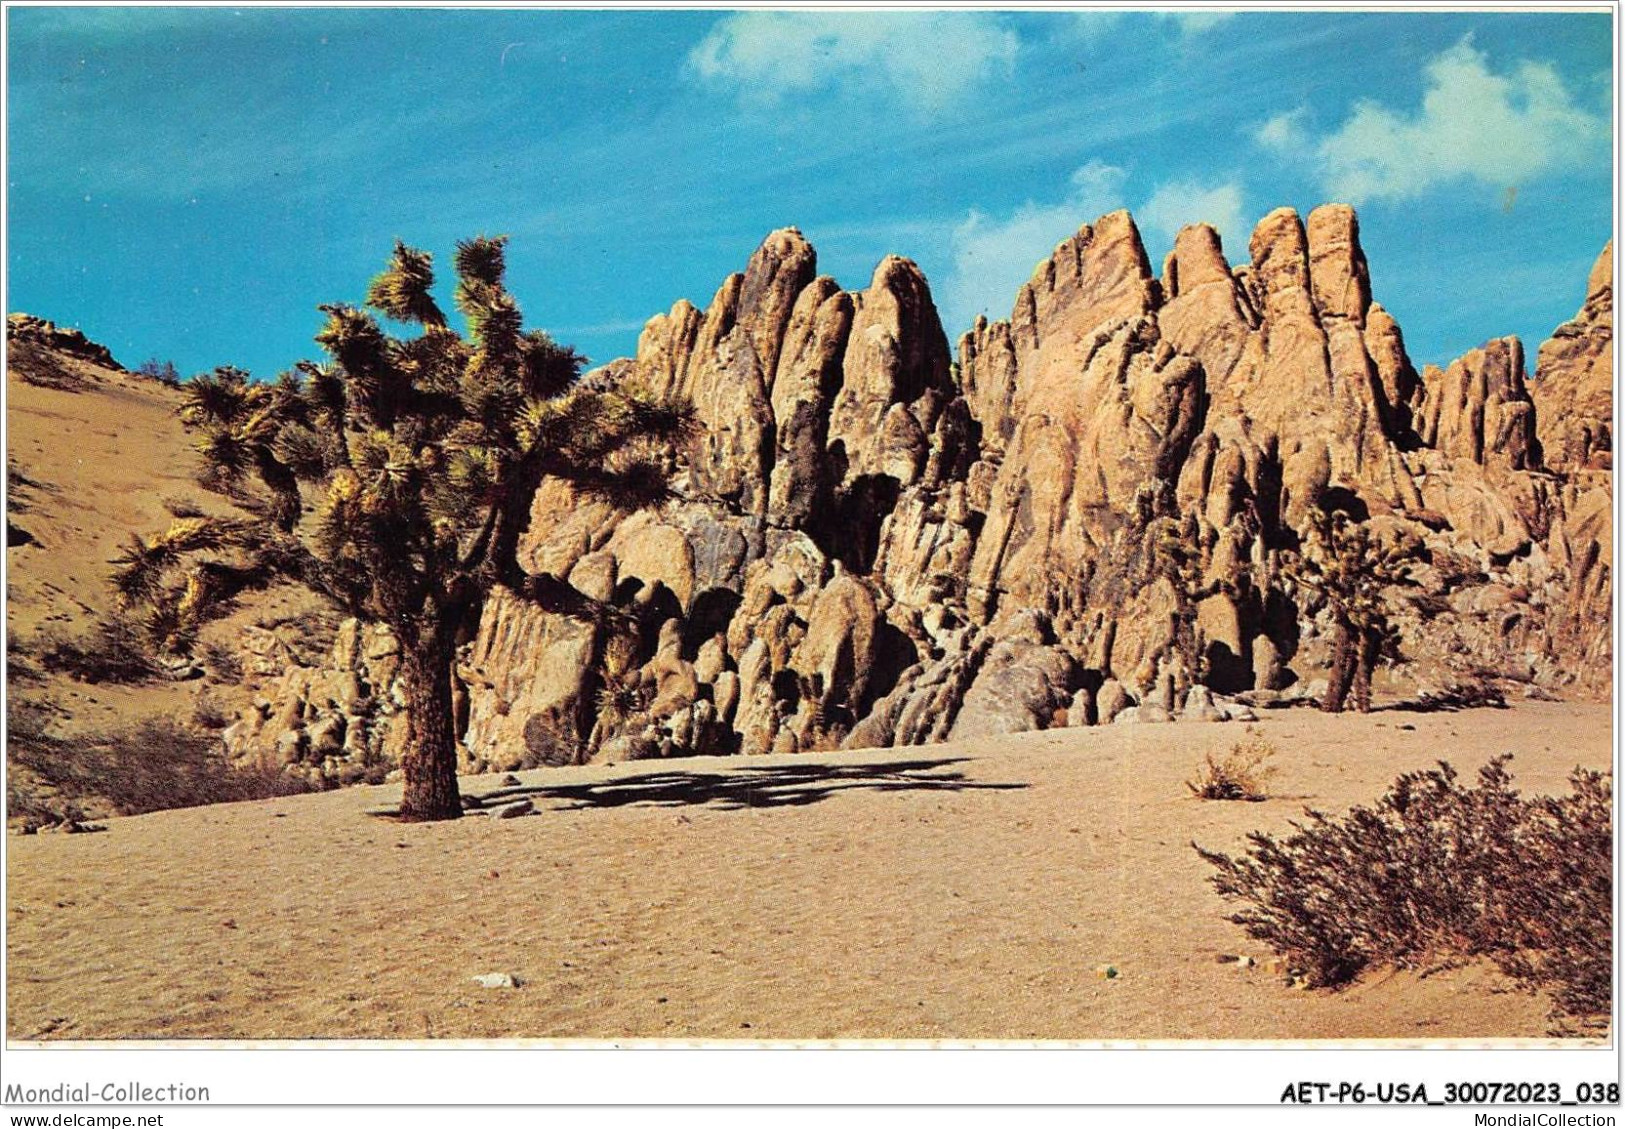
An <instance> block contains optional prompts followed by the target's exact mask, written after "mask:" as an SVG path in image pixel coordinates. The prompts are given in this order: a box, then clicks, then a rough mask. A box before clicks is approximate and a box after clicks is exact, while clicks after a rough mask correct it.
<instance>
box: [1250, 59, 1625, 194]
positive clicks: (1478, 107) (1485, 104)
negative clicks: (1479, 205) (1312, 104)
mask: <svg viewBox="0 0 1625 1129" xmlns="http://www.w3.org/2000/svg"><path fill="white" fill-rule="evenodd" d="M1424 75H1425V77H1426V84H1427V85H1426V89H1425V90H1424V92H1423V94H1422V103H1421V105H1420V106H1419V107H1417V108H1416V109H1414V110H1409V111H1407V110H1396V109H1393V108H1390V107H1388V106H1384V105H1382V104H1381V103H1379V102H1376V101H1362V102H1358V103H1356V104H1355V106H1354V109H1353V111H1352V112H1351V113H1350V114H1349V116H1348V119H1347V120H1346V121H1345V122H1344V123H1343V124H1342V125H1341V126H1339V127H1338V128H1337V129H1335V130H1333V131H1332V132H1330V133H1328V134H1326V135H1324V136H1320V137H1317V136H1315V135H1314V134H1313V132H1312V131H1311V130H1310V128H1309V121H1308V115H1307V113H1306V112H1305V111H1303V110H1301V109H1300V110H1295V111H1292V112H1290V113H1286V114H1281V115H1277V116H1276V117H1273V118H1271V119H1269V120H1268V121H1266V122H1265V123H1263V125H1262V126H1260V127H1258V129H1257V130H1256V131H1255V132H1254V139H1255V140H1257V141H1258V142H1259V143H1260V144H1261V145H1263V146H1264V147H1266V148H1268V149H1271V150H1274V151H1276V152H1280V153H1283V154H1287V155H1296V156H1304V157H1308V158H1310V159H1311V160H1313V162H1314V164H1315V172H1316V175H1317V176H1318V178H1319V180H1320V182H1321V185H1322V187H1323V188H1324V189H1326V191H1328V192H1329V193H1330V194H1331V195H1333V196H1336V197H1338V198H1340V199H1344V200H1348V201H1349V202H1351V203H1356V204H1358V203H1363V202H1365V201H1368V200H1377V199H1395V200H1399V199H1406V198H1410V197H1415V196H1418V195H1421V194H1422V193H1424V192H1426V191H1428V190H1429V189H1432V188H1435V187H1438V186H1440V185H1445V184H1454V183H1461V182H1476V183H1478V184H1482V185H1486V186H1489V187H1492V188H1505V187H1508V186H1513V185H1518V184H1520V183H1525V182H1527V181H1529V180H1531V179H1533V178H1535V177H1538V176H1541V175H1545V174H1549V173H1557V172H1564V171H1568V170H1570V169H1573V168H1576V167H1579V166H1581V165H1582V164H1584V163H1586V162H1587V161H1589V160H1590V159H1591V158H1592V157H1594V156H1595V154H1596V153H1597V151H1598V147H1599V146H1601V145H1604V144H1606V142H1607V139H1608V135H1609V126H1608V122H1607V120H1606V119H1605V118H1604V117H1603V116H1601V115H1599V114H1595V113H1592V112H1589V111H1587V110H1586V109H1584V108H1583V107H1581V106H1579V105H1577V104H1576V103H1575V101H1574V99H1573V98H1572V97H1571V95H1570V93H1569V91H1568V89H1567V87H1566V86H1565V85H1564V83H1563V80H1562V78H1561V77H1560V76H1559V75H1558V73H1557V71H1556V69H1555V68H1553V67H1552V66H1550V65H1548V64H1545V63H1537V62H1530V61H1524V62H1520V63H1518V64H1517V65H1516V66H1515V67H1513V68H1512V69H1510V70H1508V71H1505V72H1499V73H1498V72H1496V71H1494V70H1492V69H1491V68H1490V65H1489V60H1488V58H1487V57H1486V56H1485V54H1484V53H1483V52H1482V51H1480V50H1478V49H1477V48H1476V47H1474V46H1473V44H1472V39H1471V37H1470V36H1469V37H1467V38H1464V39H1462V40H1461V42H1459V43H1457V44H1456V45H1455V46H1454V47H1451V48H1450V49H1449V50H1447V51H1445V52H1443V53H1442V54H1439V55H1437V56H1435V57H1434V58H1433V59H1431V60H1430V61H1429V62H1428V64H1427V66H1426V68H1425V70H1424Z"/></svg>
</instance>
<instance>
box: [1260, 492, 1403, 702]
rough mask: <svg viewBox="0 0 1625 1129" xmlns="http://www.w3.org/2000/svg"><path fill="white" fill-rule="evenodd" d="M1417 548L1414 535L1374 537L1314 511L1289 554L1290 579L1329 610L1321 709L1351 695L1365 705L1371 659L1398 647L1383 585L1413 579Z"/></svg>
mask: <svg viewBox="0 0 1625 1129" xmlns="http://www.w3.org/2000/svg"><path fill="white" fill-rule="evenodd" d="M1420 553H1421V548H1420V546H1419V544H1418V543H1417V542H1416V541H1415V540H1414V539H1411V538H1405V537H1400V536H1390V537H1383V536H1379V535H1378V533H1377V532H1376V531H1375V530H1373V528H1372V527H1371V526H1370V525H1369V524H1368V523H1365V522H1356V521H1355V520H1353V519H1352V518H1350V517H1349V515H1348V514H1346V513H1344V512H1343V511H1342V510H1337V511H1334V512H1332V513H1324V512H1317V515H1316V516H1315V518H1314V520H1313V521H1312V522H1311V524H1310V526H1309V529H1308V531H1307V535H1306V536H1305V538H1304V543H1303V550H1302V552H1300V553H1298V554H1295V555H1292V556H1289V557H1288V558H1287V560H1286V562H1285V570H1284V571H1285V574H1286V576H1287V577H1288V579H1290V580H1291V581H1292V582H1293V583H1294V584H1296V585H1297V586H1299V587H1301V588H1303V589H1305V590H1306V594H1307V595H1309V596H1311V597H1312V598H1316V599H1318V600H1320V601H1321V602H1323V603H1324V604H1325V606H1326V608H1327V609H1328V610H1329V611H1330V612H1331V616H1332V624H1333V628H1334V632H1335V634H1334V635H1333V638H1332V670H1331V674H1330V676H1329V677H1328V678H1327V681H1326V697H1325V698H1324V699H1323V700H1322V701H1321V708H1322V709H1324V710H1325V711H1326V712H1327V713H1341V712H1342V711H1343V710H1344V708H1345V707H1346V706H1347V705H1348V703H1349V699H1350V698H1351V697H1352V698H1353V704H1354V708H1355V709H1356V710H1358V711H1359V712H1361V713H1369V712H1370V710H1371V678H1372V675H1373V674H1374V673H1375V672H1376V668H1377V664H1378V663H1379V662H1381V661H1383V660H1384V659H1388V658H1393V657H1394V656H1395V655H1396V653H1397V649H1396V643H1395V633H1394V629H1393V625H1392V624H1391V623H1390V622H1389V618H1388V615H1389V611H1390V604H1389V594H1388V590H1389V589H1391V588H1394V587H1396V586H1397V587H1403V586H1407V585H1410V584H1412V583H1413V580H1412V578H1411V575H1410V568H1411V565H1412V564H1414V563H1415V562H1416V561H1417V560H1418V558H1419V556H1420Z"/></svg>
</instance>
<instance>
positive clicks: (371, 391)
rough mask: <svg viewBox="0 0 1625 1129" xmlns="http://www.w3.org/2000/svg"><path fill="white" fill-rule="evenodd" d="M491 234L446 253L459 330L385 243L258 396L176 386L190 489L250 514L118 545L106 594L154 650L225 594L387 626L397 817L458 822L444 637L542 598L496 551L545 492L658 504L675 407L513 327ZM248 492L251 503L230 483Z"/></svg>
mask: <svg viewBox="0 0 1625 1129" xmlns="http://www.w3.org/2000/svg"><path fill="white" fill-rule="evenodd" d="M505 246H506V237H505V236H499V237H495V238H486V237H483V236H481V237H477V238H474V239H469V240H466V241H463V242H460V243H458V245H457V254H456V260H455V262H456V271H457V286H456V292H455V300H456V304H457V308H458V310H459V311H460V312H461V313H462V315H463V317H464V319H465V321H466V324H467V332H466V334H460V333H458V332H456V331H455V330H453V329H452V328H450V327H449V325H448V323H447V319H446V317H445V315H444V314H443V313H442V312H441V310H440V308H439V306H438V305H437V304H436V302H435V299H434V296H433V294H432V287H433V285H434V271H433V264H432V259H431V257H430V256H429V255H428V254H427V253H426V252H423V251H419V250H416V249H415V248H412V247H408V246H406V245H405V244H402V243H397V244H396V245H395V251H394V254H393V256H392V257H391V260H390V263H389V266H388V267H387V268H386V269H385V270H384V271H383V273H381V274H379V275H378V276H377V277H376V278H374V279H373V280H372V284H371V285H370V286H369V288H368V290H367V300H366V305H367V306H368V307H371V309H372V310H375V311H377V312H378V313H381V314H383V315H385V316H386V317H387V318H389V319H391V320H392V321H394V322H397V323H403V324H405V325H408V326H411V327H414V328H415V330H416V332H415V334H412V335H409V336H395V335H393V334H391V333H389V332H386V331H385V329H384V328H383V327H382V326H381V325H380V323H379V321H378V319H377V318H376V317H375V316H374V315H373V313H371V312H369V311H368V310H367V309H366V308H358V307H355V306H349V305H342V304H338V305H327V306H321V307H319V308H320V309H321V311H322V312H323V313H325V314H326V315H327V322H326V324H325V325H324V326H323V327H322V329H321V331H320V332H319V333H318V334H317V335H316V342H317V344H318V345H320V346H321V347H322V349H323V351H324V352H325V353H326V354H327V357H328V359H327V361H325V362H323V363H312V362H301V363H300V364H299V365H298V366H296V368H295V369H294V371H292V372H289V373H284V374H283V375H282V376H281V377H280V378H279V379H278V380H277V381H276V382H274V383H256V382H254V381H251V380H250V379H249V377H248V375H247V374H246V373H244V372H242V371H240V370H237V369H232V368H222V369H217V370H215V372H213V373H212V374H209V375H206V376H200V377H197V378H195V379H194V380H192V381H190V382H188V384H187V385H186V389H185V391H186V401H185V404H184V406H183V408H182V418H183V419H184V421H185V423H186V424H187V426H188V427H189V428H190V429H191V430H193V431H194V432H195V433H196V434H197V436H198V440H197V448H198V450H199V452H200V453H201V454H202V455H203V457H204V461H205V465H206V468H207V470H206V478H205V481H206V484H208V485H210V486H211V487H212V488H214V489H217V490H219V491H222V492H225V493H229V494H231V495H232V496H233V497H235V498H237V499H238V500H239V501H241V502H244V503H245V504H247V505H248V506H249V507H250V508H251V510H252V512H253V513H254V514H255V515H256V516H255V517H253V518H251V519H243V518H231V519H227V518H207V517H204V518H189V519H186V520H184V521H180V522H177V523H175V524H174V525H173V526H171V527H170V528H169V529H168V530H167V531H165V532H164V533H162V534H159V535H157V536H155V537H150V538H148V537H142V536H133V537H132V538H131V539H130V541H129V543H128V545H127V547H126V550H125V552H124V554H123V555H122V556H121V557H120V558H119V559H118V560H116V561H115V562H114V564H115V566H116V571H115V575H114V583H115V584H116V585H117V587H118V589H119V592H120V594H121V596H122V597H123V598H124V600H125V601H126V602H127V603H128V604H130V605H132V606H139V607H142V608H145V609H146V611H147V615H148V624H149V627H150V628H151V629H152V633H153V635H154V637H155V639H156V640H157V642H158V644H159V646H160V647H161V648H163V649H166V650H170V651H184V650H186V649H188V648H189V647H190V646H191V644H192V641H193V640H194V638H195V636H196V632H197V630H198V628H199V626H200V625H201V624H202V623H203V622H205V621H206V620H207V619H208V618H209V617H210V616H211V615H214V614H218V613H219V612H220V611H221V610H222V609H223V608H224V607H225V606H227V604H228V603H229V602H230V601H231V600H232V599H233V598H235V597H236V596H237V595H239V594H240V593H242V592H244V591H247V590H250V589H255V588H262V587H264V586H266V585H268V584H270V583H273V582H275V581H278V580H284V579H286V580H293V581H295V582H298V583H300V584H303V585H305V586H306V587H308V588H310V589H311V590H313V591H315V592H317V593H318V594H320V595H322V596H324V597H326V598H328V599H329V600H331V601H332V602H333V603H335V604H337V605H338V606H339V607H341V608H343V609H344V610H345V611H347V612H348V613H349V614H351V615H354V616H356V617H358V618H359V619H361V620H363V621H365V622H370V623H381V624H387V625H388V626H389V627H390V628H391V629H392V630H393V631H394V632H395V634H396V636H397V637H398V638H399V640H400V643H401V648H402V655H403V662H402V678H403V682H404V686H405V691H406V697H407V712H408V717H409V728H408V742H407V749H406V753H405V755H404V757H403V760H402V765H401V768H402V775H403V777H404V781H405V795H404V798H403V801H402V805H401V814H402V816H403V817H404V818H407V819H414V820H433V819H454V818H456V817H457V816H459V815H460V814H461V811H462V808H461V802H460V798H459V796H458V792H457V779H456V767H457V757H456V733H455V728H454V722H453V714H452V683H451V679H452V667H453V663H454V661H455V647H456V644H457V642H458V632H459V630H465V631H466V630H467V629H468V628H469V627H470V626H471V625H472V624H474V623H476V622H477V621H478V617H479V615H480V610H481V608H482V606H483V603H484V601H485V599H486V598H487V597H488V596H489V595H490V593H491V591H492V590H493V589H494V588H496V587H499V586H500V587H505V588H507V589H509V590H511V591H513V592H514V593H515V594H517V595H520V596H522V597H527V598H532V599H538V600H543V601H547V600H552V601H553V602H555V603H556V602H558V601H559V593H557V592H555V591H553V589H554V588H557V587H558V584H557V582H554V583H553V584H551V585H550V584H548V583H547V581H546V579H545V578H544V579H540V580H539V579H537V578H533V577H531V576H529V575H528V574H526V573H525V572H524V571H523V570H522V569H521V568H520V566H519V563H518V560H517V556H516V550H517V548H518V544H519V539H520V537H521V535H522V534H523V533H524V531H525V528H526V526H527V524H528V523H529V519H530V507H531V501H532V499H533V497H534V495H535V493H536V491H537V489H538V488H539V487H540V486H541V484H542V482H543V481H544V480H545V479H546V478H549V477H555V478H560V479H564V480H565V481H568V482H570V483H571V484H573V485H574V486H575V487H576V489H577V490H579V491H581V492H583V493H585V494H588V495H592V496H596V497H599V498H602V499H605V500H607V501H609V502H611V503H612V504H614V505H616V506H618V507H622V508H625V509H636V508H640V507H644V506H649V505H656V504H659V503H660V502H662V501H664V500H665V498H666V496H667V485H666V477H665V474H664V469H663V465H662V461H661V451H662V444H664V443H669V441H671V440H673V439H676V438H678V437H680V435H681V434H682V433H683V432H684V431H685V430H686V429H687V428H688V426H689V422H688V421H689V415H688V412H687V410H686V408H685V407H684V406H682V405H678V404H671V403H663V402H657V401H655V400H654V399H652V398H651V397H650V396H648V395H647V394H645V393H644V392H642V391H641V390H639V389H636V388H631V387H626V388H618V389H615V390H607V391H606V390H597V389H590V388H587V387H584V386H582V385H580V384H579V383H578V380H579V377H580V374H581V370H582V367H583V365H584V363H585V358H583V357H582V356H580V355H579V354H577V353H576V352H575V351H574V350H572V349H570V348H568V347H565V346H561V345H558V344H556V343H555V342H554V341H553V340H552V338H550V337H549V336H548V335H547V334H546V333H542V332H539V331H535V330H528V331H527V330H525V329H524V328H523V323H522V318H521V315H520V311H519V307H518V304H517V303H516V302H515V301H514V299H513V297H512V295H510V294H509V292H508V290H507V288H506V286H505V284H504V273H505V263H504V254H505ZM251 483H257V487H256V488H253V489H250V484H251Z"/></svg>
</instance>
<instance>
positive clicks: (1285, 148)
mask: <svg viewBox="0 0 1625 1129" xmlns="http://www.w3.org/2000/svg"><path fill="white" fill-rule="evenodd" d="M1308 118H1309V109H1308V107H1307V106H1299V107H1298V108H1297V109H1296V110H1288V111H1287V112H1286V113H1284V114H1276V115H1275V116H1274V117H1273V118H1270V119H1269V120H1268V121H1266V122H1264V123H1263V124H1262V125H1260V126H1258V127H1257V128H1256V129H1254V130H1253V140H1255V141H1257V142H1258V143H1259V144H1260V145H1262V146H1264V147H1265V148H1266V149H1274V150H1275V151H1276V152H1278V153H1287V154H1294V153H1299V152H1302V150H1303V149H1304V148H1305V147H1306V146H1308V145H1309V144H1311V139H1310V137H1309V132H1308V129H1307V128H1306V126H1305V123H1306V122H1307V121H1308Z"/></svg>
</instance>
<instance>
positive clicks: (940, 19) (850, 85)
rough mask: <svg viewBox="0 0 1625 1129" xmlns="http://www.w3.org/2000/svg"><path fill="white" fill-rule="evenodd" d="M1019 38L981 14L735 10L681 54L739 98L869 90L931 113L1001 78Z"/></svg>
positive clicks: (702, 78)
mask: <svg viewBox="0 0 1625 1129" xmlns="http://www.w3.org/2000/svg"><path fill="white" fill-rule="evenodd" d="M1019 42H1020V41H1019V38H1018V36H1017V35H1016V33H1015V32H1014V31H1012V30H1010V29H1009V28H1006V27H1004V26H1003V25H1002V23H1001V22H1000V20H999V18H998V17H997V16H996V15H993V14H991V13H986V12H920V13H912V12H910V13H904V12H856V13H854V12H840V13H837V12H769V11H751V12H736V13H733V14H731V15H728V16H724V17H723V18H722V19H721V20H719V21H718V22H717V24H716V25H715V26H714V27H712V29H711V30H710V32H709V33H708V34H707V35H706V36H705V38H704V39H702V40H701V41H700V42H699V44H698V45H696V46H695V47H694V49H693V50H692V51H690V52H689V55H688V61H687V73H688V74H689V75H690V76H691V77H693V78H695V79H697V80H698V81H699V82H700V83H702V84H704V85H707V86H712V87H716V88H719V89H724V90H729V91H732V92H734V93H735V94H737V95H738V96H739V98H740V99H741V100H743V101H764V102H769V103H771V102H776V101H778V100H780V99H783V98H785V97H787V96H790V95H797V94H813V93H820V92H837V93H854V94H874V95H881V96H885V97H890V98H895V99H898V100H899V101H900V102H901V103H902V104H904V105H906V106H909V107H910V108H912V109H914V110H916V111H923V112H934V111H938V110H942V109H944V108H946V107H948V106H950V105H952V104H954V103H956V102H958V101H959V100H961V99H962V98H965V97H966V96H968V95H969V94H971V93H972V92H973V91H975V90H976V89H977V88H978V87H979V86H980V85H981V84H982V83H984V82H986V81H988V80H989V79H991V78H993V77H995V76H997V75H1000V74H1008V73H1009V72H1010V70H1011V68H1012V66H1013V65H1014V63H1015V58H1016V53H1017V51H1018V49H1019Z"/></svg>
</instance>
